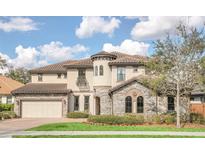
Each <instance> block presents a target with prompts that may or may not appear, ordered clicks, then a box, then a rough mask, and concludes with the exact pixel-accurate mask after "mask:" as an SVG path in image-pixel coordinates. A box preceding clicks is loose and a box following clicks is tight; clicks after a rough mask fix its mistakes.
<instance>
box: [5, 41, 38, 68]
mask: <svg viewBox="0 0 205 154" xmlns="http://www.w3.org/2000/svg"><path fill="white" fill-rule="evenodd" d="M15 53H16V54H17V56H16V58H13V59H12V58H9V59H7V62H8V64H10V65H12V66H14V67H17V68H18V67H26V68H31V67H35V66H38V62H37V57H38V56H39V54H40V53H39V51H37V50H36V48H33V47H28V48H24V47H23V46H22V45H19V46H17V47H16V49H15Z"/></svg>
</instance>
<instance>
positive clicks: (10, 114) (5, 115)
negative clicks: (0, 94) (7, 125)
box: [0, 111, 17, 120]
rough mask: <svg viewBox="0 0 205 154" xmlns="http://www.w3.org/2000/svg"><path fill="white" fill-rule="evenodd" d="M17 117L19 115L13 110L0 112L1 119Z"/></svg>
mask: <svg viewBox="0 0 205 154" xmlns="http://www.w3.org/2000/svg"><path fill="white" fill-rule="evenodd" d="M16 117H17V115H16V113H15V112H13V111H3V112H0V120H4V119H13V118H16Z"/></svg>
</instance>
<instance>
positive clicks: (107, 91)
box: [13, 51, 175, 117]
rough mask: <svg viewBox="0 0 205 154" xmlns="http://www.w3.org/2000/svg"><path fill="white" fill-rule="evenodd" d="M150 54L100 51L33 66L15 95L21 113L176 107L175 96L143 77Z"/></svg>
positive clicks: (152, 110) (120, 111) (118, 111)
mask: <svg viewBox="0 0 205 154" xmlns="http://www.w3.org/2000/svg"><path fill="white" fill-rule="evenodd" d="M146 61H147V58H146V57H143V56H137V55H128V54H124V53H120V52H111V53H108V52H104V51H102V52H99V53H97V54H94V55H92V56H91V57H90V58H86V59H80V60H68V61H64V62H61V63H58V64H53V65H48V66H45V67H41V68H37V69H33V70H31V74H32V81H31V83H29V84H27V85H25V86H24V87H21V88H19V89H17V90H15V91H13V94H14V95H15V96H16V102H15V112H16V113H17V115H19V116H21V117H63V116H66V114H67V112H74V111H82V112H88V113H90V114H94V115H95V114H96V115H99V114H115V115H122V114H125V113H139V114H152V113H155V112H156V108H157V110H158V111H160V112H166V111H168V110H169V111H173V110H175V101H174V98H173V97H157V96H155V95H154V94H153V92H152V90H151V89H150V88H148V87H146V86H144V85H143V84H142V83H141V82H140V81H139V80H138V78H139V77H140V76H145V75H146V73H145V65H144V64H145V63H146Z"/></svg>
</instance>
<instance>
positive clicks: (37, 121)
mask: <svg viewBox="0 0 205 154" xmlns="http://www.w3.org/2000/svg"><path fill="white" fill-rule="evenodd" d="M84 121H86V119H70V118H20V119H11V120H5V121H0V131H1V132H12V131H23V130H25V129H28V128H32V127H36V126H39V125H43V124H48V123H58V122H84Z"/></svg>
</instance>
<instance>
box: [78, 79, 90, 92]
mask: <svg viewBox="0 0 205 154" xmlns="http://www.w3.org/2000/svg"><path fill="white" fill-rule="evenodd" d="M76 85H77V86H78V87H79V88H80V89H84V90H85V89H89V84H88V81H87V79H86V78H85V77H84V76H80V77H78V78H77V81H76Z"/></svg>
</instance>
